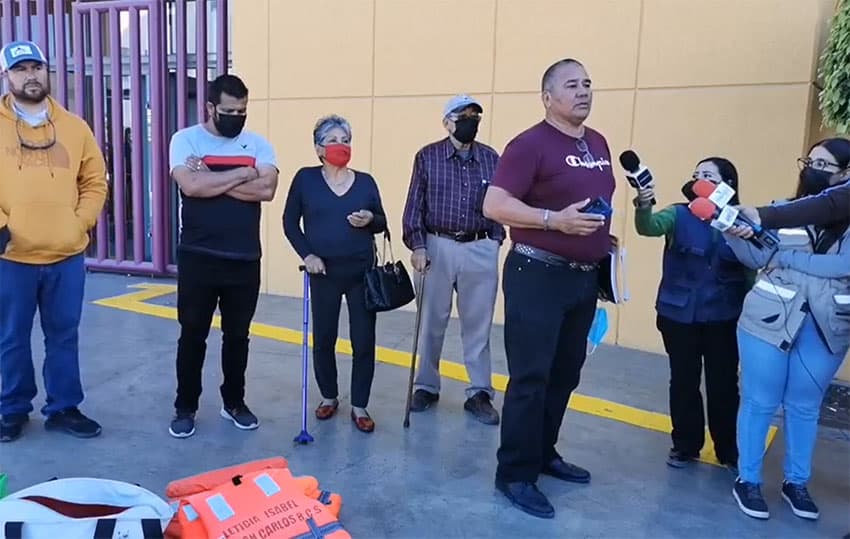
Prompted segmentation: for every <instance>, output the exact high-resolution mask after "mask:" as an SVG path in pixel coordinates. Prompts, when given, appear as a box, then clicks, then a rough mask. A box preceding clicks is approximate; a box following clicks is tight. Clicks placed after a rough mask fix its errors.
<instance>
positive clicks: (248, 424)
mask: <svg viewBox="0 0 850 539" xmlns="http://www.w3.org/2000/svg"><path fill="white" fill-rule="evenodd" d="M221 417H223V418H224V419H229V420H230V421H233V424H234V425H236V428H238V429H242V430H254V429H256V428H257V427H259V426H260V421H259V420H258V419H257V416H255V415H254V414H252V413H251V410H249V409H248V407H247V406H245V404H240V405H239V406H234V407H233V408H227V407H223V408H222V409H221Z"/></svg>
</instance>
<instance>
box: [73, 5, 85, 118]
mask: <svg viewBox="0 0 850 539" xmlns="http://www.w3.org/2000/svg"><path fill="white" fill-rule="evenodd" d="M75 8H76V6H75ZM72 18H73V21H74V23H73V24H74V33H73V38H74V47H73V51H74V109H75V112H76V113H77V116H80V117H81V118H85V116H86V98H85V91H86V55H85V54H86V53H85V50H84V49H83V33H84V30H83V24H84V19H83V12H82V11H80V10H78V9H74V10H73V12H72Z"/></svg>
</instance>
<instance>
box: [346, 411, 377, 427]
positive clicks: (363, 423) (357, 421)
mask: <svg viewBox="0 0 850 539" xmlns="http://www.w3.org/2000/svg"><path fill="white" fill-rule="evenodd" d="M351 420H352V421H353V422H354V426H355V427H357V430H359V431H360V432H372V431H373V430H375V422H374V421H373V420H372V418H371V417H369V413H368V412H366V417H357V414H355V413H354V410H351Z"/></svg>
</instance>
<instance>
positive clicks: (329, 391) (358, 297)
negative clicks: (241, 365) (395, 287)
mask: <svg viewBox="0 0 850 539" xmlns="http://www.w3.org/2000/svg"><path fill="white" fill-rule="evenodd" d="M322 260H323V261H324V263H325V270H326V272H327V273H326V274H325V275H315V274H314V275H311V276H310V295H311V299H312V309H311V310H312V313H313V369H314V372H315V375H316V383H317V384H318V385H319V391H321V393H322V397H324V398H326V399H335V398H337V397H338V396H339V387H338V385H337V368H336V340H337V336H338V335H339V313H340V307H341V302H342V297H343V296H345V303H346V304H347V305H348V323H349V333H350V335H351V349H352V356H353V364H352V367H351V405H352V406H356V407H358V408H365V407H366V406H368V404H369V395H370V394H371V392H372V379H373V378H374V375H375V321H376V315H375V313H373V312H369V311H367V310H366V286H365V284H364V278H365V275H366V271H367V270H368V269H369V267H370V265H371V263H372V259H371V257H370V256H368V257H366V256H364V257H350V258H348V257H347V258H333V259H330V258H323V259H322Z"/></svg>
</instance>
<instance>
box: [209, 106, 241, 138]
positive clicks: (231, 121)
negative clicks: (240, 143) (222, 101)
mask: <svg viewBox="0 0 850 539" xmlns="http://www.w3.org/2000/svg"><path fill="white" fill-rule="evenodd" d="M247 119H248V117H247V116H246V115H244V114H222V113H221V112H216V113H215V117H214V118H213V123H214V124H215V128H216V130H217V131H218V132H219V133H221V136H223V137H227V138H236V137H238V136H239V133H241V132H242V129H243V128H244V127H245V120H247Z"/></svg>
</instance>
